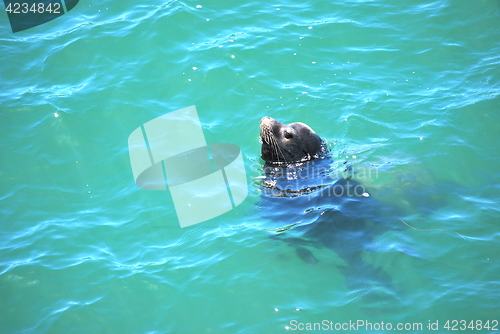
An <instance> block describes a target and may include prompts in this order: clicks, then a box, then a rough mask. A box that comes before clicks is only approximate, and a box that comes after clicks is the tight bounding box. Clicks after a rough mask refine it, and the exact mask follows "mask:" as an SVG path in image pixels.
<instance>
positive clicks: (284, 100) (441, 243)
mask: <svg viewBox="0 0 500 334" xmlns="http://www.w3.org/2000/svg"><path fill="white" fill-rule="evenodd" d="M0 12H1V13H0V22H2V23H1V24H0V59H1V66H0V85H1V89H0V115H1V119H2V121H1V124H0V131H1V135H2V144H1V145H2V154H1V158H0V177H1V181H0V182H1V183H0V185H1V187H0V198H1V202H0V210H1V211H0V212H1V217H2V224H1V239H0V250H1V257H0V294H1V296H2V297H1V303H0V331H1V332H2V333H264V334H266V333H285V332H300V331H299V330H298V328H299V326H298V325H295V327H294V325H293V324H298V323H302V324H303V326H306V324H307V323H316V322H322V321H323V320H327V321H332V322H333V323H341V324H342V323H348V322H349V321H354V322H356V321H358V320H360V321H366V322H371V323H372V324H380V323H381V322H384V323H392V324H394V327H395V326H396V324H397V323H412V324H413V323H422V324H423V326H424V327H423V329H422V330H419V329H418V328H417V329H411V330H410V329H409V330H406V331H400V332H407V333H428V332H434V333H446V332H449V331H448V330H447V329H446V328H444V326H445V324H446V321H450V323H449V325H450V326H452V325H453V323H452V322H451V321H453V320H458V321H460V320H466V321H467V325H469V324H470V321H471V320H473V321H475V322H474V323H473V324H474V325H477V324H478V323H477V322H476V321H482V323H483V324H485V323H486V321H489V325H490V326H489V327H490V329H489V330H488V329H482V330H480V331H478V330H472V329H470V328H466V329H465V330H461V331H460V332H462V333H500V325H497V326H496V327H493V325H494V321H500V303H499V291H500V280H499V277H500V264H499V263H500V261H499V254H500V232H499V227H500V225H499V224H500V223H499V222H500V220H499V218H500V213H499V211H500V204H499V203H500V187H499V185H498V177H499V176H500V175H499V167H500V154H499V153H498V141H499V138H500V137H499V134H500V116H499V114H498V111H499V107H500V101H499V94H500V71H499V64H500V3H499V2H498V1H496V0H482V1H481V0H478V1H463V0H459V1H434V2H430V1H412V2H407V3H406V2H401V1H306V2H304V1H289V2H286V3H269V2H265V1H251V2H246V3H240V4H239V3H235V2H229V1H220V0H214V1H198V2H186V1H168V2H166V1H149V2H147V3H145V2H137V1H128V0H122V1H104V0H102V1H93V0H81V1H80V3H79V4H78V5H77V6H76V7H75V8H74V9H73V10H72V11H71V12H69V13H68V14H66V15H63V16H62V17H60V18H58V19H56V20H54V21H51V22H49V23H46V24H44V25H41V26H38V27H35V28H32V29H29V30H26V31H23V32H18V33H15V34H13V33H12V32H11V30H10V27H9V25H8V19H7V15H6V13H5V11H3V10H1V11H0ZM189 105H196V107H197V109H198V113H199V116H200V119H201V123H202V125H203V130H204V133H205V137H206V140H207V142H227V143H233V144H236V145H238V146H239V147H240V148H241V150H242V152H243V155H244V159H245V164H246V170H247V176H248V184H249V187H250V194H249V197H248V198H247V199H246V200H245V202H244V203H242V204H241V205H240V206H238V207H237V208H236V209H234V210H232V211H230V212H228V213H226V214H224V215H222V216H220V217H217V218H215V219H212V220H210V221H208V222H205V223H201V224H198V225H194V226H192V227H188V228H184V229H181V228H179V223H178V221H177V217H176V212H175V209H174V207H173V203H172V199H171V197H170V196H169V194H168V192H158V191H147V190H142V189H140V188H138V187H136V185H135V183H134V179H133V176H132V171H131V167H130V161H129V155H128V148H127V139H128V136H129V135H130V133H131V132H132V131H133V130H134V129H136V128H137V127H139V126H141V125H142V124H143V123H145V122H147V121H149V120H151V119H153V118H155V117H158V116H160V115H162V114H164V113H167V112H170V111H174V110H177V109H179V108H182V107H186V106H189ZM266 115H269V116H272V117H274V118H276V119H279V120H281V121H283V122H286V123H288V122H294V121H302V122H305V123H307V124H309V125H310V126H311V127H312V128H313V129H315V131H316V132H317V133H318V134H320V135H321V136H322V137H323V138H325V140H326V141H327V142H328V144H329V146H330V147H331V149H332V156H333V157H334V158H335V159H336V161H344V160H348V161H349V163H350V164H352V165H353V167H354V168H355V169H356V168H357V169H358V170H359V169H363V168H370V169H373V170H376V171H378V174H376V176H372V177H369V178H366V179H365V180H363V182H364V184H365V185H366V187H367V189H369V190H370V192H371V194H372V196H373V197H374V198H377V200H379V201H380V202H381V203H383V204H384V205H386V206H394V207H397V208H398V210H399V212H401V216H399V217H398V218H399V219H402V220H404V221H405V222H407V223H408V224H410V225H411V226H412V227H413V228H414V229H412V228H409V227H407V226H406V225H404V224H403V222H401V221H399V220H398V219H395V220H394V221H393V224H395V225H398V226H394V228H389V229H387V230H386V232H385V233H382V234H378V235H377V236H376V238H375V239H374V240H373V241H372V243H371V244H370V245H369V246H370V248H371V251H364V252H363V254H362V256H363V261H364V262H365V263H369V264H370V265H373V266H374V267H377V268H380V269H381V270H383V271H384V272H385V273H387V275H388V276H389V277H390V281H391V285H392V287H393V289H392V291H391V294H392V296H391V298H377V299H374V300H369V299H367V298H365V297H364V296H365V294H364V292H365V291H366V290H369V291H377V290H378V289H379V288H380V287H378V286H377V285H376V284H373V285H372V286H367V287H366V288H365V290H363V289H362V288H359V289H352V288H349V287H350V284H349V282H348V281H347V279H349V276H346V275H344V274H343V270H342V268H344V267H345V264H346V263H344V262H343V259H342V257H341V256H339V254H338V253H337V252H335V251H332V250H331V249H328V248H319V249H316V247H309V248H308V249H309V250H310V251H311V252H312V253H313V254H314V256H315V258H316V259H317V260H318V262H317V263H314V264H313V263H307V262H304V261H302V260H301V259H300V258H299V257H297V255H296V254H295V251H294V249H293V248H292V247H290V246H289V245H287V244H286V243H282V242H277V241H276V240H274V239H273V238H270V236H271V235H272V233H271V232H269V231H267V230H268V229H275V228H277V227H282V226H287V225H290V224H293V223H296V221H292V220H294V219H295V220H296V218H295V217H297V216H299V217H300V216H301V215H304V213H303V212H297V208H294V207H290V208H289V210H290V215H289V217H290V220H289V221H286V220H287V215H284V217H283V221H275V220H272V219H270V217H269V215H268V214H267V213H266V211H265V209H264V210H262V209H261V208H260V206H259V205H258V202H259V198H260V194H259V192H258V186H257V184H258V180H259V176H260V175H261V173H262V168H261V163H262V162H261V161H260V160H259V155H260V152H259V150H260V143H259V120H260V118H261V117H263V116H266ZM352 242H353V243H356V240H355V239H354V240H352ZM294 320H295V321H296V322H293V321H294ZM436 321H437V322H438V326H439V327H438V330H433V331H430V330H428V329H427V327H426V326H428V325H429V322H431V323H432V324H434V323H436ZM286 326H289V329H288V330H287V329H286ZM460 326H461V324H460V323H459V324H458V325H457V326H456V327H455V328H457V329H459V328H460ZM295 328H296V329H297V330H294V329H295ZM432 329H434V328H432ZM308 332H329V331H327V330H324V331H323V330H319V329H317V330H315V331H314V330H311V331H308ZM333 332H335V330H333ZM344 332H348V333H385V332H391V331H389V330H388V329H387V328H385V329H382V328H381V327H377V326H376V325H375V327H373V328H368V327H360V328H356V329H352V328H350V329H348V330H346V331H344ZM392 332H395V330H393V331H392Z"/></svg>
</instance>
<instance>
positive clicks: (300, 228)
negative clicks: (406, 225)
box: [260, 117, 392, 294]
mask: <svg viewBox="0 0 500 334" xmlns="http://www.w3.org/2000/svg"><path fill="white" fill-rule="evenodd" d="M260 136H261V141H262V159H263V160H264V161H265V164H264V166H263V171H264V175H263V176H262V178H261V179H262V181H261V186H262V198H261V202H260V203H261V204H260V205H261V208H262V210H263V212H264V214H265V216H266V218H269V219H270V220H272V221H277V222H278V223H279V224H280V225H281V226H280V227H279V228H276V229H271V231H273V232H275V233H274V234H273V235H272V238H273V239H277V240H282V241H284V242H286V244H288V245H289V246H291V247H293V248H294V249H295V252H296V254H297V256H298V257H299V258H300V259H302V260H303V261H304V262H306V263H309V264H316V263H319V262H320V261H318V259H317V258H316V256H315V255H314V254H313V251H314V249H321V248H326V249H331V250H333V251H334V252H335V253H337V254H338V255H339V256H340V257H341V258H342V259H343V263H344V264H345V265H342V266H341V268H340V270H341V272H342V273H343V274H344V276H345V278H346V286H347V287H349V288H350V289H357V290H364V289H365V288H366V286H371V285H373V284H375V285H378V286H381V285H383V286H385V287H386V288H388V289H389V290H390V289H391V287H392V283H391V279H390V277H389V275H388V274H387V273H385V272H384V271H383V270H381V269H380V268H378V267H375V266H373V265H372V264H369V263H366V262H364V261H363V254H364V252H365V251H369V252H371V251H373V249H375V248H376V246H374V239H375V237H376V236H378V235H380V234H382V233H384V232H385V231H387V227H388V226H387V220H386V219H385V216H384V215H383V214H382V213H381V212H382V211H383V208H381V205H380V203H378V202H377V201H376V200H375V199H373V198H372V197H371V196H370V194H369V193H368V192H367V191H366V189H365V188H364V186H363V185H362V184H361V183H359V182H357V181H356V180H354V179H353V178H351V177H349V176H347V177H346V175H350V174H349V173H347V174H342V173H341V175H340V176H339V174H338V173H337V172H338V168H341V169H342V171H349V167H346V165H345V163H337V166H338V168H337V171H335V168H332V163H333V161H332V158H331V154H330V153H329V152H328V149H327V148H326V145H325V143H324V141H323V140H322V139H321V138H320V137H319V136H318V135H317V134H316V132H314V130H312V129H311V128H310V127H309V126H308V125H306V124H304V123H292V124H288V125H287V124H283V123H280V122H278V121H276V120H274V119H272V118H270V117H264V118H262V120H261V122H260ZM311 250H312V251H311ZM367 294H368V292H367Z"/></svg>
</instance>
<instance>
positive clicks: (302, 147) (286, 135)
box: [260, 116, 323, 164]
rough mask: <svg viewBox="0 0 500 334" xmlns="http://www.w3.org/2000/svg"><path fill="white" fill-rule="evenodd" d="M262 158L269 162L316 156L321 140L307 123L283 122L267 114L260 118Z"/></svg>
mask: <svg viewBox="0 0 500 334" xmlns="http://www.w3.org/2000/svg"><path fill="white" fill-rule="evenodd" d="M260 138H261V141H262V159H263V160H264V161H266V162H267V163H270V164H279V163H293V162H303V161H308V160H312V159H314V158H316V157H317V156H318V154H319V153H320V152H321V151H322V149H323V140H321V138H320V137H319V136H318V135H317V134H316V132H314V131H313V129H311V128H310V127H309V126H308V125H307V124H304V123H300V122H297V123H291V124H283V123H280V122H278V121H277V120H275V119H274V118H271V117H269V116H266V117H263V118H262V119H261V120H260Z"/></svg>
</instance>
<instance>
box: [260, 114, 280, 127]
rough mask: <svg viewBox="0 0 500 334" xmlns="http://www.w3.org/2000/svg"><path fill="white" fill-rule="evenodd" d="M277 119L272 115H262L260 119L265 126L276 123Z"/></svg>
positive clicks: (261, 124)
mask: <svg viewBox="0 0 500 334" xmlns="http://www.w3.org/2000/svg"><path fill="white" fill-rule="evenodd" d="M275 122H276V120H275V119H274V118H272V117H269V116H264V117H262V119H261V120H260V127H261V128H262V127H265V126H268V127H270V126H272V124H273V123H275Z"/></svg>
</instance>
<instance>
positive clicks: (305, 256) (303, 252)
mask: <svg viewBox="0 0 500 334" xmlns="http://www.w3.org/2000/svg"><path fill="white" fill-rule="evenodd" d="M295 252H296V253H297V256H298V257H299V258H300V259H301V260H302V261H304V262H306V263H310V264H316V263H318V262H319V261H318V259H317V258H316V257H315V256H314V255H313V253H312V252H311V251H310V250H309V249H307V248H304V247H300V246H296V247H295Z"/></svg>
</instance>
